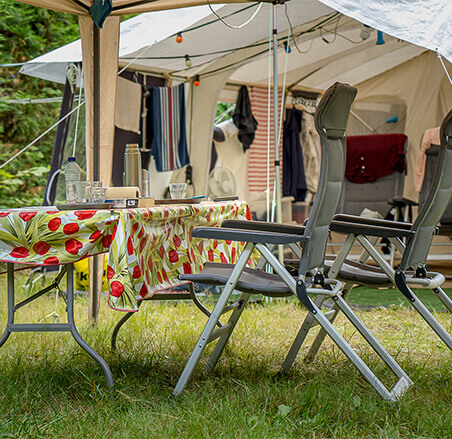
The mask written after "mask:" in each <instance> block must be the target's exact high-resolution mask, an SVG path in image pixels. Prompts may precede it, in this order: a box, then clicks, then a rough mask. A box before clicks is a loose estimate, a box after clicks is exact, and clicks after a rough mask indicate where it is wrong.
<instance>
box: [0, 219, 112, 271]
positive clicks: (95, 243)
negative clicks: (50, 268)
mask: <svg viewBox="0 0 452 439" xmlns="http://www.w3.org/2000/svg"><path fill="white" fill-rule="evenodd" d="M117 216H118V215H117V214H112V213H111V212H110V211H109V210H98V211H67V212H63V211H52V210H47V211H45V210H36V211H32V210H27V211H0V242H1V247H0V260H1V261H3V262H14V263H20V264H35V265H54V264H64V263H71V262H76V261H78V260H80V259H82V258H83V257H86V256H90V255H94V254H98V253H103V252H106V251H108V248H109V245H110V241H111V238H110V237H111V235H112V234H113V233H114V231H115V228H116V222H117Z"/></svg>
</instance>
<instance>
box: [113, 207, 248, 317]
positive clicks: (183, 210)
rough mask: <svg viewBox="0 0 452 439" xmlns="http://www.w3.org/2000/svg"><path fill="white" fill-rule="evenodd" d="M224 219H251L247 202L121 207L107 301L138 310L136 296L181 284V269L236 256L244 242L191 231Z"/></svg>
mask: <svg viewBox="0 0 452 439" xmlns="http://www.w3.org/2000/svg"><path fill="white" fill-rule="evenodd" d="M225 219H251V215H250V211H249V207H248V205H247V204H246V203H245V202H243V201H234V202H221V203H214V202H209V203H203V204H196V205H167V206H159V207H151V208H145V209H133V210H132V209H130V210H124V211H122V212H121V213H120V218H119V223H118V232H117V235H116V239H115V240H114V241H113V243H112V246H111V249H110V256H109V267H108V271H109V272H110V277H109V281H110V300H109V305H110V306H111V307H112V308H114V309H117V310H123V311H134V310H137V309H138V308H137V299H141V298H144V297H149V296H151V295H152V294H153V293H155V292H156V291H160V290H164V289H167V288H169V287H171V286H175V285H179V284H180V281H179V280H178V276H179V274H181V273H184V272H185V273H196V272H199V271H200V270H201V268H202V266H203V264H204V263H205V262H207V261H209V260H211V261H215V262H230V263H234V262H236V255H237V251H238V247H242V245H241V244H240V243H235V242H232V243H231V242H224V241H217V240H213V241H211V240H202V239H195V238H193V237H192V236H191V231H192V230H193V228H194V227H198V226H219V225H220V224H221V223H222V222H223V220H225ZM126 231H128V232H129V233H126ZM124 240H125V242H124ZM125 259H127V263H124V264H123V265H120V266H119V265H116V267H115V266H114V265H115V264H117V261H119V260H120V261H124V260H125Z"/></svg>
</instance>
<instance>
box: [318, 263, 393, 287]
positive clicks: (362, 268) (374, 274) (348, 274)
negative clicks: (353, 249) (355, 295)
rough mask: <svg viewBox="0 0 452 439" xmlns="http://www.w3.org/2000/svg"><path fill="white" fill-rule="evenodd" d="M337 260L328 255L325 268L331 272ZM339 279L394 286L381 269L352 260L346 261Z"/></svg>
mask: <svg viewBox="0 0 452 439" xmlns="http://www.w3.org/2000/svg"><path fill="white" fill-rule="evenodd" d="M335 260H336V256H334V255H326V256H325V261H324V266H325V268H326V269H327V270H329V269H330V268H331V266H332V265H333V262H334V261H335ZM337 278H338V279H339V280H344V281H354V282H356V283H360V284H365V285H374V286H375V285H378V286H387V285H393V283H392V282H391V280H390V279H389V278H388V276H387V275H386V273H385V272H384V271H383V270H382V269H381V268H380V267H376V266H373V265H369V264H363V263H362V262H356V261H352V260H351V259H345V261H344V263H343V264H342V266H341V268H340V270H339V273H338V275H337Z"/></svg>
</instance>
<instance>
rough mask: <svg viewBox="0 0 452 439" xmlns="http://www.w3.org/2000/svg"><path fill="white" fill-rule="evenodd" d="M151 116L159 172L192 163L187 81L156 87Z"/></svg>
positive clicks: (153, 153) (153, 147)
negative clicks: (190, 156)
mask: <svg viewBox="0 0 452 439" xmlns="http://www.w3.org/2000/svg"><path fill="white" fill-rule="evenodd" d="M150 113H151V114H150V116H151V121H152V131H153V140H152V152H151V154H152V155H153V156H154V158H155V162H156V168H157V171H159V172H164V171H172V170H174V169H179V168H182V167H183V166H185V165H188V163H189V158H188V153H187V138H186V130H185V94H184V84H181V85H178V86H176V87H152V89H151V105H150Z"/></svg>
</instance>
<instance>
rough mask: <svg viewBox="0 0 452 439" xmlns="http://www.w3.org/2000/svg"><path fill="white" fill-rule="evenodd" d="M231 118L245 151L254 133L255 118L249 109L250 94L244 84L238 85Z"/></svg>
mask: <svg viewBox="0 0 452 439" xmlns="http://www.w3.org/2000/svg"><path fill="white" fill-rule="evenodd" d="M232 120H233V121H234V124H235V126H236V127H237V128H238V129H239V134H238V138H239V140H240V142H241V143H242V145H243V152H245V151H246V150H247V149H248V148H249V147H250V146H251V144H252V143H253V140H254V133H255V132H256V129H257V120H256V119H255V118H254V116H253V113H252V111H251V102H250V96H249V94H248V88H247V87H246V86H245V85H242V86H241V87H240V91H239V97H238V98H237V103H236V105H235V110H234V114H233V115H232Z"/></svg>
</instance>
